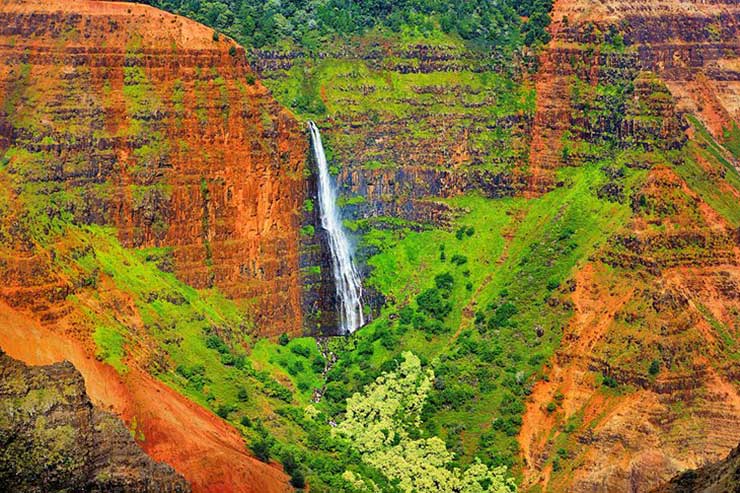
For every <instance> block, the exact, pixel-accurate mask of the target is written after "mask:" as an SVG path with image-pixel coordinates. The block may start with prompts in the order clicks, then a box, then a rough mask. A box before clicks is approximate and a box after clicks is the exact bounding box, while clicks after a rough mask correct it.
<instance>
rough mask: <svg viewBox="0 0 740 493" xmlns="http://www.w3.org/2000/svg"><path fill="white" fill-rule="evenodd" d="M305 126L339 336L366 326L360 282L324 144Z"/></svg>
mask: <svg viewBox="0 0 740 493" xmlns="http://www.w3.org/2000/svg"><path fill="white" fill-rule="evenodd" d="M308 126H309V129H310V130H311V143H312V144H313V152H314V156H315V157H316V164H317V165H318V167H319V212H320V213H321V227H323V228H324V230H326V232H327V234H328V236H329V250H330V252H331V268H332V272H333V274H334V284H335V286H336V290H337V305H338V309H339V330H340V332H341V333H342V334H348V333H352V332H354V331H355V330H357V329H359V328H360V327H362V326H363V325H364V324H365V318H364V316H363V313H362V283H361V282H360V275H359V274H358V273H357V268H356V267H355V263H354V260H353V259H352V253H351V252H352V250H351V247H350V243H349V240H348V239H347V235H346V233H345V232H344V228H343V227H342V220H341V218H340V216H339V209H338V208H337V204H336V201H337V200H336V199H337V197H336V192H335V190H334V187H333V186H332V183H331V177H330V176H329V167H328V165H327V163H326V155H325V154H324V145H323V144H322V143H321V134H320V133H319V129H318V127H317V126H316V124H315V123H314V122H308Z"/></svg>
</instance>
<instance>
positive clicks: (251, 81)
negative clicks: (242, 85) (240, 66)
mask: <svg viewBox="0 0 740 493" xmlns="http://www.w3.org/2000/svg"><path fill="white" fill-rule="evenodd" d="M256 82H257V78H256V77H255V76H254V74H247V84H249V85H250V86H253V85H254V84H255V83H256Z"/></svg>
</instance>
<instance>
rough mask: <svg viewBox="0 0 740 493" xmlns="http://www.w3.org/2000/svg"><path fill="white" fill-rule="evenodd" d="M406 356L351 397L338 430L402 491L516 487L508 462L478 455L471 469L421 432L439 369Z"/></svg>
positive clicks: (453, 492) (476, 492) (476, 491)
mask: <svg viewBox="0 0 740 493" xmlns="http://www.w3.org/2000/svg"><path fill="white" fill-rule="evenodd" d="M402 357H403V361H402V362H401V363H400V365H399V366H398V369H397V370H396V371H391V372H386V373H384V374H383V375H381V376H380V377H378V378H377V380H376V381H375V382H373V383H371V384H369V385H368V386H367V387H366V388H365V391H364V392H363V393H356V394H354V395H353V396H352V397H350V398H349V399H348V400H347V413H346V417H345V419H344V420H343V421H342V422H340V423H339V424H338V425H337V427H336V428H335V429H334V433H335V434H336V435H337V436H339V437H342V438H344V439H346V440H347V441H348V442H349V443H351V444H352V447H354V448H355V450H356V451H357V452H359V453H360V455H361V457H362V460H363V462H365V463H366V464H368V465H370V466H372V467H374V468H376V469H378V470H380V471H383V473H384V474H385V475H386V476H387V477H388V479H390V480H391V481H397V482H398V485H399V487H400V489H401V490H402V491H406V492H416V493H437V492H442V493H445V492H448V493H484V492H491V493H511V492H515V491H516V483H515V482H514V480H513V479H512V478H507V477H506V467H504V466H501V467H496V468H489V467H488V466H486V465H485V464H483V463H481V462H480V461H479V460H477V459H476V460H475V462H474V463H473V464H472V465H470V466H469V467H468V468H467V469H465V470H461V469H459V468H457V467H452V462H453V460H454V456H453V454H452V453H450V452H449V451H448V450H447V448H446V446H445V443H444V441H442V440H441V439H440V438H439V437H430V438H425V437H422V436H421V428H420V426H421V413H422V409H423V407H424V404H425V403H426V400H427V396H428V394H429V391H430V390H431V388H432V382H433V381H434V372H433V371H432V370H430V369H424V368H422V365H421V361H420V360H419V358H418V357H416V356H415V355H414V354H412V353H410V352H404V353H403V355H402ZM352 479H354V476H352Z"/></svg>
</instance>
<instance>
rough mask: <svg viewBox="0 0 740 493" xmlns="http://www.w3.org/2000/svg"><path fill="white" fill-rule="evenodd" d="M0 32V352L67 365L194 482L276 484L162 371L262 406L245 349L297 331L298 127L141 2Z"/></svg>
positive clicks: (199, 35) (237, 52) (247, 491)
mask: <svg viewBox="0 0 740 493" xmlns="http://www.w3.org/2000/svg"><path fill="white" fill-rule="evenodd" d="M0 39H1V40H2V41H0V60H1V62H0V134H2V138H1V139H0V146H1V147H0V151H2V156H3V157H2V158H0V277H1V278H2V279H3V282H2V286H0V347H2V348H3V349H4V350H6V351H7V352H8V353H9V354H11V355H13V357H15V358H18V359H22V360H23V361H25V362H27V363H33V364H51V363H54V362H58V361H61V360H64V359H66V360H70V361H72V362H73V364H74V365H75V367H77V368H78V369H79V370H80V372H81V373H82V374H83V376H84V378H85V381H86V385H87V390H88V394H89V395H90V397H91V399H92V401H93V403H94V404H95V405H98V406H101V407H103V408H105V409H107V410H111V411H112V412H114V413H115V414H116V415H118V416H120V417H121V418H122V419H123V420H124V422H125V423H127V426H131V427H132V426H134V423H135V426H136V428H137V430H139V431H141V434H137V436H136V439H137V441H138V442H139V444H140V445H141V447H142V448H143V449H144V451H145V452H146V453H147V454H149V455H150V456H151V457H153V458H154V459H155V460H158V461H164V462H166V463H168V464H170V465H171V466H172V467H173V468H174V469H175V470H176V471H178V473H180V474H182V475H183V476H184V477H185V478H186V480H187V481H188V483H190V484H191V486H192V489H193V491H195V492H242V493H251V492H257V491H258V492H274V493H279V492H283V491H286V490H289V489H290V487H289V486H288V483H287V477H286V475H285V474H283V472H282V471H281V470H280V469H279V468H278V467H274V466H273V465H270V464H265V463H263V462H260V461H258V460H256V459H254V458H253V457H251V455H250V453H249V451H248V449H247V447H246V445H245V438H244V436H243V435H242V433H245V431H244V430H242V433H240V432H239V431H237V430H236V429H235V428H234V427H232V426H231V425H229V424H228V423H227V422H226V421H224V420H223V419H221V418H219V417H217V416H216V415H215V414H214V412H213V411H215V410H216V409H217V406H219V405H222V404H224V400H225V398H224V397H223V396H222V395H220V397H219V399H215V398H213V397H211V399H210V400H206V399H205V397H203V394H202V392H201V391H203V387H202V386H201V387H199V390H197V393H196V395H195V396H194V395H193V392H190V393H188V390H192V389H191V388H189V387H188V385H189V381H188V380H187V378H185V377H183V376H182V375H180V374H178V373H177V372H176V371H175V369H176V367H178V365H185V364H187V365H191V366H192V365H194V364H196V363H201V364H202V363H203V362H208V360H210V361H211V363H210V368H211V369H213V368H216V370H214V371H212V374H211V375H208V376H206V375H205V372H204V374H203V375H202V376H203V377H204V379H206V380H207V382H208V383H209V384H211V383H212V382H213V381H214V380H217V381H218V380H219V378H229V379H233V380H234V381H239V382H240V383H241V384H242V385H244V386H247V387H249V389H250V392H253V396H254V398H253V401H251V402H253V403H254V406H265V408H267V407H269V404H267V403H266V400H267V399H268V398H267V397H265V395H264V393H263V394H260V392H259V390H258V389H256V388H254V387H255V386H257V384H255V383H253V382H248V381H247V380H248V378H249V376H248V375H247V374H246V370H245V368H244V364H243V363H244V359H243V358H245V356H244V354H245V352H246V349H245V347H246V341H247V338H248V337H250V335H257V336H259V335H275V334H279V333H281V332H291V333H296V332H300V330H301V327H302V316H301V306H300V302H301V299H300V296H301V288H300V279H299V268H298V261H299V254H298V240H299V227H300V214H301V212H300V207H301V205H302V203H303V194H304V183H303V173H302V170H303V166H304V161H305V155H306V139H305V137H304V135H303V132H302V129H301V128H300V127H299V126H298V124H297V122H295V120H294V119H293V118H292V117H291V115H290V114H289V113H287V112H286V111H285V110H283V109H282V108H281V107H280V106H279V105H278V104H277V103H276V102H275V101H274V100H273V99H272V98H271V97H270V95H269V92H268V91H267V89H265V88H264V86H262V85H261V84H260V83H259V81H256V80H255V76H254V74H253V73H252V72H251V71H250V69H249V66H248V65H247V63H246V60H245V55H244V52H243V50H241V49H240V48H239V47H237V46H236V45H235V44H234V43H232V42H231V41H229V40H226V39H224V38H223V37H221V38H219V37H218V36H215V35H214V33H213V31H212V30H210V29H208V28H206V27H204V26H201V25H199V24H197V23H194V22H191V21H188V20H186V19H182V18H180V17H176V16H172V15H169V14H166V13H163V12H160V11H158V10H156V9H152V8H149V7H145V6H141V5H135V4H126V3H118V2H115V3H114V2H92V1H90V2H37V1H28V2H26V1H7V2H2V3H1V4H0ZM185 283H187V284H185ZM208 336H212V337H216V338H219V340H221V341H228V344H229V346H228V347H227V348H226V349H223V348H222V350H225V351H226V352H228V353H229V357H231V358H234V357H235V355H236V354H237V352H238V353H239V354H240V355H241V358H242V359H240V360H239V361H240V364H239V368H237V367H236V365H235V364H234V359H231V360H229V362H230V363H231V366H229V365H228V364H227V363H221V361H222V355H221V353H219V352H217V351H215V350H210V349H208V347H207V346H206V343H205V338H206V337H208ZM223 344H226V343H225V342H224V343H223ZM224 347H226V346H224ZM217 365H218V366H217ZM186 373H187V372H186ZM234 375H238V376H236V377H235V376H234ZM157 377H159V379H158V378H157ZM162 380H167V382H168V384H167V385H166V384H165V383H163V381H162ZM175 389H176V390H175ZM229 389H231V387H229ZM206 391H208V392H210V390H209V389H206ZM178 392H180V393H178ZM183 394H186V395H188V397H187V398H186V397H185V396H184V395H183ZM288 394H290V392H288ZM209 395H210V396H212V394H210V393H209ZM191 399H192V400H191ZM193 400H195V401H198V402H199V404H196V403H195V402H193ZM209 408H210V410H209ZM115 443H116V442H114V444H115Z"/></svg>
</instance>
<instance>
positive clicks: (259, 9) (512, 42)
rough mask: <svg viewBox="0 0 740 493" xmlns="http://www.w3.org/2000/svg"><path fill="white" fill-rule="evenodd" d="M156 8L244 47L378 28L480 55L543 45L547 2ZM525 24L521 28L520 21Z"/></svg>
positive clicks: (334, 0)
mask: <svg viewBox="0 0 740 493" xmlns="http://www.w3.org/2000/svg"><path fill="white" fill-rule="evenodd" d="M146 3H149V4H151V5H154V6H156V7H159V8H162V9H165V10H170V11H172V12H176V13H178V14H182V15H185V16H187V17H190V18H192V19H195V20H197V21H198V22H201V23H203V24H206V25H208V26H211V27H213V28H214V29H216V30H217V31H214V33H213V39H214V41H218V36H219V34H218V32H223V33H226V34H228V35H230V36H232V37H233V38H235V39H236V40H238V41H239V42H240V43H242V44H243V45H244V46H248V47H255V48H262V47H274V46H280V45H285V44H288V45H297V46H300V47H302V48H304V49H306V50H309V51H313V50H318V49H319V48H320V47H323V46H326V45H327V44H328V43H329V42H330V41H332V40H334V39H336V38H337V37H348V36H351V35H358V34H363V33H366V32H367V31H368V30H371V29H373V28H382V29H385V30H388V31H390V32H393V33H404V32H408V31H410V32H415V33H420V34H422V35H424V36H428V37H432V38H433V37H434V36H435V33H437V32H443V33H447V34H450V33H453V34H455V35H457V36H459V37H460V38H462V39H464V40H466V41H469V42H470V43H472V44H476V45H479V46H481V47H485V48H491V47H496V48H498V49H501V48H502V47H503V48H504V49H506V50H509V51H510V52H511V51H513V50H514V49H515V48H516V46H517V45H519V44H526V45H533V44H536V43H546V42H547V41H549V35H548V33H547V31H546V27H547V26H548V25H549V23H550V16H549V12H550V9H551V8H552V1H551V0H519V1H514V0H504V1H501V2H498V3H494V2H490V1H489V0H473V1H467V2H453V1H450V0H398V1H391V0H374V1H365V2H350V1H347V0H319V1H314V2H308V1H306V0H284V1H282V2H263V1H260V0H235V1H230V2H227V1H220V0H210V1H205V0H204V1H198V2H193V1H187V0H147V2H146ZM523 18H524V19H526V20H522V19H523Z"/></svg>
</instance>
